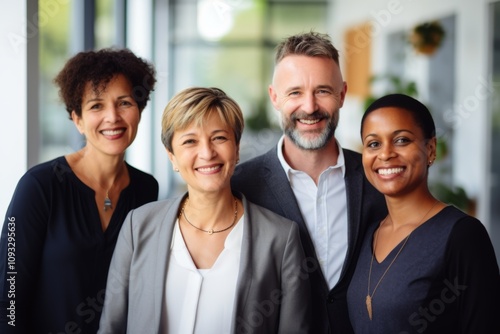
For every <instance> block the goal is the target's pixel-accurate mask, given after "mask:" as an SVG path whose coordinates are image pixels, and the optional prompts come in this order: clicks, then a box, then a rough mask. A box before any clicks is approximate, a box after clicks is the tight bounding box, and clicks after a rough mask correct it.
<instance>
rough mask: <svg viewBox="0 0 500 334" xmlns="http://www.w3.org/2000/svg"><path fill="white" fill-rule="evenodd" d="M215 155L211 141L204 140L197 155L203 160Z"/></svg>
mask: <svg viewBox="0 0 500 334" xmlns="http://www.w3.org/2000/svg"><path fill="white" fill-rule="evenodd" d="M215 155H216V152H215V150H214V147H213V144H212V142H211V141H204V142H202V143H201V144H200V151H199V152H198V156H199V157H200V158H201V159H203V160H211V159H212V158H213V157H214V156H215Z"/></svg>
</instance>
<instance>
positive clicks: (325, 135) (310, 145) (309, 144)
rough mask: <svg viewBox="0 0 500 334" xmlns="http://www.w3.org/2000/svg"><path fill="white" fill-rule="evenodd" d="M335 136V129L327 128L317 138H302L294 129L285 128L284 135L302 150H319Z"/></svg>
mask: <svg viewBox="0 0 500 334" xmlns="http://www.w3.org/2000/svg"><path fill="white" fill-rule="evenodd" d="M334 134H335V129H332V128H330V127H327V128H326V129H324V130H323V131H322V132H321V133H319V134H318V136H317V137H315V138H312V139H308V138H304V137H303V136H302V135H301V133H300V132H299V131H298V130H297V129H295V128H290V127H288V128H286V129H285V135H286V136H288V138H290V140H291V141H292V142H293V143H294V144H295V145H296V146H297V147H298V148H300V149H302V150H319V149H321V148H323V147H325V146H326V144H327V143H328V141H329V140H330V139H331V138H332V137H333V135H334Z"/></svg>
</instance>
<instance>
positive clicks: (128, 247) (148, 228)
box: [98, 194, 311, 334]
mask: <svg viewBox="0 0 500 334" xmlns="http://www.w3.org/2000/svg"><path fill="white" fill-rule="evenodd" d="M235 195H236V196H238V197H240V198H242V201H243V206H244V209H245V213H244V230H243V242H242V249H241V262H240V269H239V276H238V283H237V291H236V303H235V312H234V320H233V324H234V325H233V333H307V332H309V328H308V326H309V325H310V315H311V312H310V305H311V300H310V298H311V295H310V282H309V277H308V274H307V270H305V269H304V268H303V266H305V263H306V261H305V256H304V252H303V249H302V246H301V242H300V237H299V231H298V228H297V224H294V223H293V222H291V221H289V220H288V219H284V218H282V217H280V216H278V215H276V214H274V213H273V212H271V211H269V210H267V209H264V208H261V207H259V206H257V205H255V204H252V203H250V202H248V201H247V200H246V199H245V198H244V197H243V196H242V195H241V194H235ZM182 198H183V197H178V198H176V199H172V200H163V201H158V202H153V203H149V204H146V205H144V206H142V207H140V208H138V209H135V210H133V211H131V212H130V213H129V214H128V216H127V218H126V219H125V222H124V224H123V227H122V230H121V232H120V236H119V238H118V242H117V244H116V248H115V251H114V254H113V259H112V261H111V265H110V269H109V274H108V283H107V288H106V297H105V303H104V310H103V314H102V318H101V322H100V328H99V332H98V333H113V334H117V333H141V334H146V333H159V330H160V320H161V313H162V307H163V305H164V302H163V300H164V297H165V290H164V289H165V282H166V275H167V268H168V261H169V258H170V256H169V255H170V246H171V241H172V234H173V227H174V223H175V220H176V219H177V215H178V212H179V206H180V203H181V200H182ZM214 302H216V301H214Z"/></svg>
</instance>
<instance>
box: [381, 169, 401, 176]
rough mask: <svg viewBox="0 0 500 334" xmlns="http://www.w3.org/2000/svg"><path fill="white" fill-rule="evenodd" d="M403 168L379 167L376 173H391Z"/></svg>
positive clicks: (398, 171)
mask: <svg viewBox="0 0 500 334" xmlns="http://www.w3.org/2000/svg"><path fill="white" fill-rule="evenodd" d="M403 170H404V168H386V169H379V170H378V173H379V174H381V175H391V174H397V173H401V172H402V171H403Z"/></svg>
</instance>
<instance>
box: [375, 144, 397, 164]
mask: <svg viewBox="0 0 500 334" xmlns="http://www.w3.org/2000/svg"><path fill="white" fill-rule="evenodd" d="M396 155H397V154H396V152H395V151H394V149H393V147H392V146H391V145H387V144H385V145H383V146H382V147H381V148H380V150H379V154H378V158H379V159H380V160H382V161H387V160H389V159H391V158H394V157H395V156H396Z"/></svg>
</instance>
